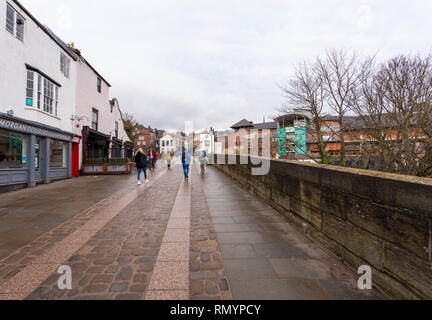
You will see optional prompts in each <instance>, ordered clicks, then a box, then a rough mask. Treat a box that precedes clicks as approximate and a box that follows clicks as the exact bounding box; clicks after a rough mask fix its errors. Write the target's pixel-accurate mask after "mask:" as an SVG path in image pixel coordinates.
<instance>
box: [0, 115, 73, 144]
mask: <svg viewBox="0 0 432 320" xmlns="http://www.w3.org/2000/svg"><path fill="white" fill-rule="evenodd" d="M0 128H4V129H9V130H13V131H18V132H23V133H27V134H33V135H35V136H41V137H49V138H53V139H58V140H63V141H71V140H72V137H69V136H67V135H63V134H60V133H55V132H52V131H49V130H46V129H42V128H37V127H32V126H29V125H27V124H24V123H19V122H14V121H10V120H6V119H0Z"/></svg>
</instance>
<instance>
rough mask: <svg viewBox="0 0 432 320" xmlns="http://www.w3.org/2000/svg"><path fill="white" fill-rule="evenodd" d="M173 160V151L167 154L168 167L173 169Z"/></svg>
mask: <svg viewBox="0 0 432 320" xmlns="http://www.w3.org/2000/svg"><path fill="white" fill-rule="evenodd" d="M171 160H172V156H171V153H168V154H167V155H166V161H167V166H168V169H171Z"/></svg>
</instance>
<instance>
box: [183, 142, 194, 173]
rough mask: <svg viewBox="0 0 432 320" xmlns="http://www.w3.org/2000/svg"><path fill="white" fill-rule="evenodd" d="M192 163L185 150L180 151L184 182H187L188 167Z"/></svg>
mask: <svg viewBox="0 0 432 320" xmlns="http://www.w3.org/2000/svg"><path fill="white" fill-rule="evenodd" d="M191 162H192V157H191V155H190V153H189V152H187V150H186V149H185V148H183V151H182V165H183V173H184V176H185V179H186V180H189V167H190V164H191Z"/></svg>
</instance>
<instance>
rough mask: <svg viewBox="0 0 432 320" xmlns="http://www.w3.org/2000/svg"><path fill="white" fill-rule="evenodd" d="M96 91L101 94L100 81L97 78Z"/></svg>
mask: <svg viewBox="0 0 432 320" xmlns="http://www.w3.org/2000/svg"><path fill="white" fill-rule="evenodd" d="M97 91H98V92H99V93H101V92H102V80H101V78H97Z"/></svg>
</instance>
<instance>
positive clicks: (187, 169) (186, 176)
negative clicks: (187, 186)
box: [183, 166, 189, 178]
mask: <svg viewBox="0 0 432 320" xmlns="http://www.w3.org/2000/svg"><path fill="white" fill-rule="evenodd" d="M183 172H184V176H185V178H188V177H189V166H183Z"/></svg>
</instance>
